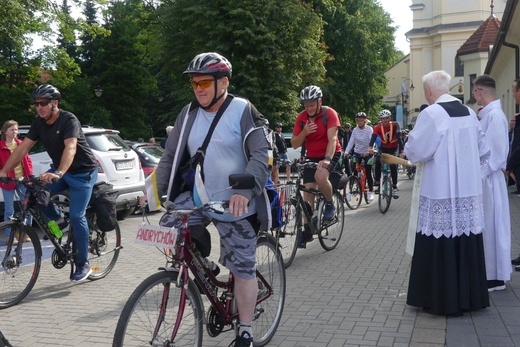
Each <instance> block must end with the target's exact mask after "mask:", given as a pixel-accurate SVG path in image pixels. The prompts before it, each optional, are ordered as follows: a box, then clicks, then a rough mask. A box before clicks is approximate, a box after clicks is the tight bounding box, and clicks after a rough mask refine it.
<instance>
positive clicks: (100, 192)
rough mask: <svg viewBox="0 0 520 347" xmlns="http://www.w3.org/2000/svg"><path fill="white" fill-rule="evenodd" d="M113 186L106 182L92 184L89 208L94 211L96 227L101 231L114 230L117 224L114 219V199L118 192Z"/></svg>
mask: <svg viewBox="0 0 520 347" xmlns="http://www.w3.org/2000/svg"><path fill="white" fill-rule="evenodd" d="M113 188H114V186H112V185H111V184H108V183H106V182H98V183H96V184H94V189H93V190H92V196H91V197H90V206H91V207H92V208H93V209H94V212H96V216H97V226H98V228H99V230H101V231H111V230H114V229H115V227H116V223H117V218H116V199H117V195H118V191H117V190H114V189H113Z"/></svg>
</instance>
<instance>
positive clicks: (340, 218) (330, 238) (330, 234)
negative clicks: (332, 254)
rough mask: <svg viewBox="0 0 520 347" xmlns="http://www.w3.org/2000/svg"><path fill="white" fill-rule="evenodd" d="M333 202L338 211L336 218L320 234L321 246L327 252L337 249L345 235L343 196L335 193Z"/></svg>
mask: <svg viewBox="0 0 520 347" xmlns="http://www.w3.org/2000/svg"><path fill="white" fill-rule="evenodd" d="M332 202H333V203H334V207H335V209H336V217H335V218H334V220H333V221H332V222H329V223H327V224H325V225H324V226H323V229H322V230H321V231H320V232H319V233H318V239H319V240H320V244H321V246H322V247H323V248H324V249H325V250H327V251H330V250H332V249H334V248H336V246H337V245H338V243H339V241H340V239H341V236H342V235H343V228H344V226H345V209H344V205H343V202H342V196H341V194H340V193H339V192H335V193H334V195H333V196H332ZM321 219H322V218H321Z"/></svg>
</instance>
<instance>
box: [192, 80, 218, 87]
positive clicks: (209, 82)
mask: <svg viewBox="0 0 520 347" xmlns="http://www.w3.org/2000/svg"><path fill="white" fill-rule="evenodd" d="M212 84H213V80H202V81H198V82H197V81H191V86H192V87H193V89H197V87H201V88H202V89H206V88H209V87H211V85H212Z"/></svg>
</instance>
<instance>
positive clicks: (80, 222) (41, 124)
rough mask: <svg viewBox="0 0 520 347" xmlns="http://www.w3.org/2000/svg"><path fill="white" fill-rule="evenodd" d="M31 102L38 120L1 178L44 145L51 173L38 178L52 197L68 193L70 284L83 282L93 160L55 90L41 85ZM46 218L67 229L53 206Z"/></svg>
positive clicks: (86, 272)
mask: <svg viewBox="0 0 520 347" xmlns="http://www.w3.org/2000/svg"><path fill="white" fill-rule="evenodd" d="M32 99H33V101H34V105H35V107H36V110H37V111H38V117H36V118H35V120H34V121H33V123H32V124H31V128H30V129H29V132H28V133H27V135H26V136H25V139H24V140H23V142H22V143H21V144H20V145H19V146H18V147H17V148H16V149H15V150H14V151H13V153H12V154H11V156H10V157H9V160H8V161H7V163H6V164H5V166H4V167H3V168H2V169H1V170H0V177H5V176H6V173H7V172H9V171H11V170H12V169H14V167H15V166H16V165H18V163H19V162H20V160H21V159H22V158H23V156H24V155H25V154H27V153H28V152H29V150H30V149H31V148H32V147H33V146H34V144H35V143H36V142H37V141H41V142H42V143H43V145H44V146H45V149H46V150H47V153H48V154H49V156H50V157H51V160H52V165H51V168H50V170H48V171H47V172H44V173H42V174H41V175H40V179H41V180H42V181H43V182H44V183H46V187H47V188H49V189H50V190H51V192H52V193H55V192H60V191H63V190H67V189H68V190H69V195H70V211H69V215H70V222H71V224H72V226H73V228H74V246H75V248H76V249H75V250H76V252H77V254H76V256H75V265H76V271H75V272H74V273H73V274H72V276H71V281H76V282H79V281H83V280H85V279H87V277H88V276H89V275H90V274H91V273H92V269H91V268H90V265H89V263H88V241H89V228H88V223H87V220H86V218H85V211H86V208H87V205H88V203H89V200H90V195H91V194H92V188H93V186H94V183H96V180H97V175H98V172H97V164H96V160H95V158H94V154H93V153H92V150H91V149H90V146H89V145H88V143H87V141H86V139H85V135H84V134H83V131H82V130H81V124H80V122H79V121H78V119H77V118H76V116H74V115H73V114H72V113H70V112H67V111H63V110H60V109H59V108H58V105H59V102H60V100H61V94H60V92H59V90H58V89H57V88H56V87H54V86H52V85H50V84H43V85H41V86H39V87H38V88H36V90H35V91H34V92H33V95H32ZM53 180H55V182H53ZM45 214H46V215H47V216H48V217H49V219H52V220H55V221H56V222H57V223H58V225H59V226H60V228H61V229H63V228H64V227H65V226H66V225H67V222H66V221H65V220H64V219H63V216H62V215H61V214H60V213H59V212H58V210H57V209H56V206H54V204H49V205H48V206H47V207H46V208H45Z"/></svg>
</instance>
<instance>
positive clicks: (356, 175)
mask: <svg viewBox="0 0 520 347" xmlns="http://www.w3.org/2000/svg"><path fill="white" fill-rule="evenodd" d="M361 159H362V158H361V156H357V155H356V156H353V157H352V161H353V162H355V163H356V167H355V169H354V172H353V173H352V175H351V176H350V177H349V178H348V181H347V184H346V185H345V187H344V188H343V198H344V200H345V203H346V204H347V206H348V207H349V208H350V209H351V210H355V209H357V208H358V207H359V206H360V205H361V200H363V198H365V202H366V203H367V204H369V203H370V200H368V192H369V189H368V186H367V179H366V177H367V172H366V170H365V167H364V166H363V164H362V160H361Z"/></svg>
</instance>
